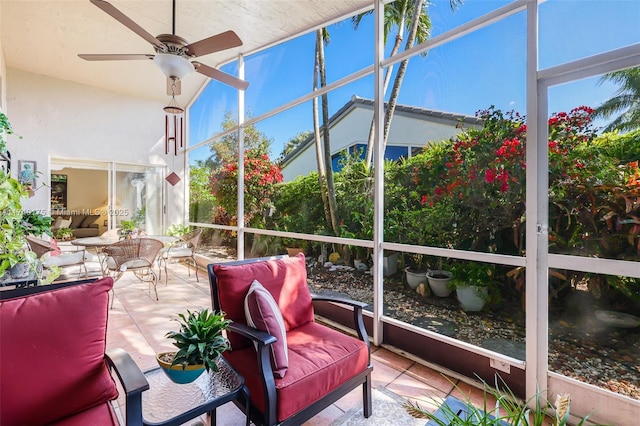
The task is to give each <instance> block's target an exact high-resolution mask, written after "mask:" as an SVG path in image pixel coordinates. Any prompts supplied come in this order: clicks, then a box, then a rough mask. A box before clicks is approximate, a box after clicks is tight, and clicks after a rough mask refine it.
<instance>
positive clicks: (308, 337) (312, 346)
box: [224, 322, 369, 421]
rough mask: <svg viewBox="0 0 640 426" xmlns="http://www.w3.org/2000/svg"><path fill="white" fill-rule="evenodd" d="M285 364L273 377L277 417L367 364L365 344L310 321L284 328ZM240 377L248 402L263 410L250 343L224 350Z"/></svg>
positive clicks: (319, 395) (283, 416)
mask: <svg viewBox="0 0 640 426" xmlns="http://www.w3.org/2000/svg"><path fill="white" fill-rule="evenodd" d="M287 344H288V348H289V368H288V370H287V374H286V375H285V376H284V377H283V378H276V379H275V384H276V393H277V395H278V404H277V417H278V421H281V420H283V419H286V418H288V417H290V416H291V415H293V414H295V413H297V412H298V411H300V410H301V409H303V408H305V407H307V406H308V405H309V404H311V403H313V402H315V401H317V400H319V399H321V398H322V397H323V396H324V395H326V394H327V392H329V391H331V390H333V389H336V388H337V387H339V386H340V385H341V384H343V383H345V382H346V381H348V380H349V379H351V378H352V377H354V376H356V375H357V374H358V373H360V372H362V371H364V370H365V369H366V368H367V365H368V362H369V351H368V348H367V346H366V344H365V343H364V342H362V341H360V340H358V339H356V338H354V337H352V336H349V335H346V334H343V333H341V332H339V331H336V330H333V329H331V328H329V327H326V326H324V325H321V324H318V323H315V322H310V323H307V324H305V325H303V326H301V327H299V328H296V329H294V330H290V331H288V332H287ZM224 356H225V358H227V359H228V360H229V362H230V364H231V365H233V368H235V369H236V370H237V371H238V372H239V373H240V374H241V375H242V376H243V377H244V378H245V381H246V384H247V387H248V388H249V393H250V395H251V403H252V404H254V405H255V406H256V407H257V408H258V409H259V410H261V411H262V412H264V409H265V408H264V407H265V401H264V394H263V391H262V384H261V382H260V378H259V376H260V375H259V372H258V366H257V363H256V351H255V350H254V349H253V347H249V348H245V349H241V350H233V351H231V352H229V351H227V352H225V353H224Z"/></svg>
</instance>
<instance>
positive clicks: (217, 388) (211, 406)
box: [142, 356, 250, 426]
mask: <svg viewBox="0 0 640 426" xmlns="http://www.w3.org/2000/svg"><path fill="white" fill-rule="evenodd" d="M218 369H219V371H217V372H214V371H210V372H206V371H205V372H204V373H202V375H201V376H200V377H198V378H197V379H196V380H195V381H194V382H192V383H187V384H176V383H174V382H172V381H171V380H170V379H169V378H168V377H167V375H166V374H165V373H164V372H163V371H162V369H161V368H155V369H153V370H149V371H147V372H145V373H144V376H145V377H146V379H147V381H148V382H149V389H148V390H146V391H145V392H143V393H142V418H143V424H144V425H145V426H177V425H181V424H183V423H185V422H187V421H189V420H191V419H194V418H196V417H198V416H200V415H202V414H205V413H208V414H209V415H210V416H211V425H215V424H216V408H217V407H219V406H221V405H223V404H226V403H227V402H230V401H234V400H239V398H240V397H241V396H243V397H244V400H245V404H246V406H245V408H246V411H245V412H246V413H248V412H249V407H250V399H249V391H248V390H247V388H246V387H245V385H244V378H243V377H242V376H241V375H240V374H238V373H237V372H236V371H235V370H234V369H233V367H231V365H229V364H228V363H227V361H226V360H225V359H224V358H223V357H222V356H220V357H219V358H218ZM246 426H249V418H248V417H247V420H246Z"/></svg>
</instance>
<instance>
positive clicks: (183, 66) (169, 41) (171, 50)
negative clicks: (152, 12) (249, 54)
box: [78, 0, 249, 95]
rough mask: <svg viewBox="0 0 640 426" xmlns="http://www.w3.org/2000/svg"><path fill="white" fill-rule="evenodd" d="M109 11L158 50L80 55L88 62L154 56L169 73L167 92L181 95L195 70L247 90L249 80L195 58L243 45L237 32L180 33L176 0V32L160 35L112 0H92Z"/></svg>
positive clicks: (161, 67)
mask: <svg viewBox="0 0 640 426" xmlns="http://www.w3.org/2000/svg"><path fill="white" fill-rule="evenodd" d="M90 1H91V3H93V4H94V5H96V6H98V7H99V8H100V9H102V10H103V11H104V12H106V13H107V14H109V15H111V17H113V18H114V19H116V20H117V21H118V22H120V23H121V24H122V25H124V26H125V27H127V28H129V29H130V30H131V31H133V32H134V33H136V34H138V35H139V36H140V37H142V38H143V39H145V40H146V41H148V42H149V43H151V44H152V45H153V48H154V49H155V51H156V54H155V55H151V54H146V53H143V54H79V55H78V56H79V57H80V58H82V59H84V60H87V61H128V60H138V59H151V60H153V62H154V63H155V64H156V65H157V66H158V67H159V68H160V69H161V70H162V72H163V73H164V74H165V75H166V76H167V79H168V80H167V94H168V95H179V94H180V80H181V79H182V78H183V77H185V76H187V75H188V74H191V73H192V72H193V71H196V72H199V73H200V74H203V75H206V76H207V77H210V78H213V79H215V80H218V81H221V82H222V83H225V84H228V85H230V86H232V87H235V88H236V89H239V90H245V89H246V88H247V87H248V86H249V83H248V82H246V81H244V80H241V79H239V78H237V77H234V76H232V75H230V74H227V73H225V72H222V71H220V70H217V69H215V68H213V67H210V66H208V65H205V64H203V63H200V62H198V61H192V59H193V58H197V57H198V56H203V55H208V54H209V53H213V52H219V51H221V50H225V49H231V48H232V47H238V46H242V41H241V40H240V38H239V37H238V35H237V34H236V33H235V32H233V31H225V32H223V33H220V34H216V35H214V36H211V37H208V38H205V39H203V40H200V41H196V42H195V43H189V42H187V40H185V39H183V38H182V37H179V36H177V35H176V0H173V28H172V30H173V32H172V34H160V35H158V36H156V37H154V36H152V35H151V34H149V33H148V32H147V31H146V30H145V29H144V28H142V27H141V26H140V25H138V24H136V23H135V22H134V21H133V20H131V18H129V17H127V16H126V15H125V14H124V13H122V12H121V11H119V10H118V9H117V8H116V7H115V6H113V5H112V4H111V3H109V2H106V1H104V0H90Z"/></svg>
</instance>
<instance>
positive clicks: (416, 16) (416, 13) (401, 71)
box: [382, 0, 423, 148]
mask: <svg viewBox="0 0 640 426" xmlns="http://www.w3.org/2000/svg"><path fill="white" fill-rule="evenodd" d="M422 3H423V0H417V1H416V3H415V6H414V10H413V20H412V22H411V30H410V31H409V34H408V35H407V43H406V44H405V50H407V49H409V48H410V47H411V46H413V42H414V41H415V39H416V33H417V31H418V24H419V21H420V11H421V10H422ZM408 64H409V59H405V60H404V61H402V62H400V66H399V67H398V73H397V74H396V78H395V80H394V81H393V88H392V89H391V95H390V96H389V105H388V106H387V110H386V114H385V120H384V131H383V139H382V140H383V142H382V143H383V146H384V147H385V148H386V146H387V139H388V137H389V128H390V127H391V119H392V118H393V113H394V112H395V110H396V104H397V103H398V95H399V94H400V86H401V85H402V80H403V79H404V75H405V73H406V72H407V65H408Z"/></svg>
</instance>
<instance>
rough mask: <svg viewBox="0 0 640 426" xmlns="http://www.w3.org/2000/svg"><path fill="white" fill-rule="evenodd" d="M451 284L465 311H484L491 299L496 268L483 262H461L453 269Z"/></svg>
mask: <svg viewBox="0 0 640 426" xmlns="http://www.w3.org/2000/svg"><path fill="white" fill-rule="evenodd" d="M452 273H453V279H452V281H451V284H452V285H453V287H454V288H455V289H456V297H457V299H458V301H459V302H460V306H461V307H462V309H463V310H464V311H470V312H477V311H480V310H482V308H483V307H484V305H485V303H486V301H487V300H488V298H489V289H490V287H491V286H492V285H493V280H494V277H495V267H494V265H493V264H487V263H482V262H461V263H457V264H455V265H454V266H453V268H452Z"/></svg>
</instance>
